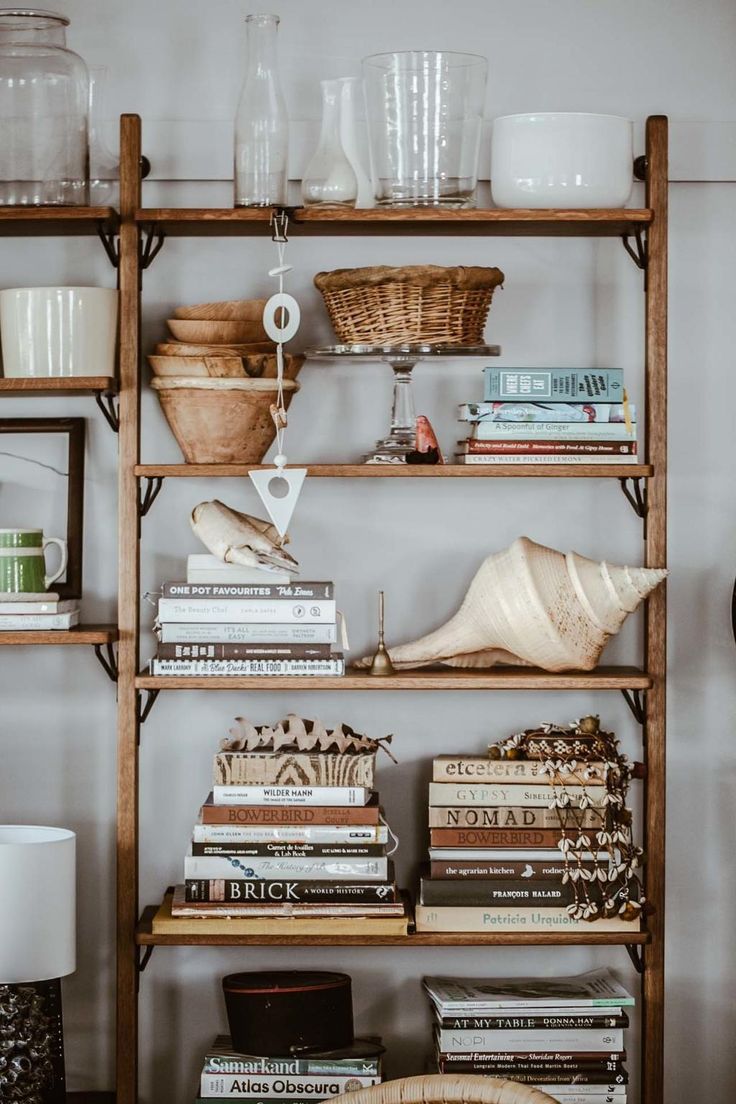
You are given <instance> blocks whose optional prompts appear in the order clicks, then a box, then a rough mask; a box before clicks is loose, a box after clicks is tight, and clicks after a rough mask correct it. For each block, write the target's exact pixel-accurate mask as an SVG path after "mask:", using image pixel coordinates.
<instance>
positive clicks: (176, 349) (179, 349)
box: [153, 341, 276, 376]
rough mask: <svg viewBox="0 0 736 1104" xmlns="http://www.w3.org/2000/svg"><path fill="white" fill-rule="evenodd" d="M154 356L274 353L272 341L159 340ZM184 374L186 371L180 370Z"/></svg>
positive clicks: (274, 347)
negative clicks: (218, 342)
mask: <svg viewBox="0 0 736 1104" xmlns="http://www.w3.org/2000/svg"><path fill="white" fill-rule="evenodd" d="M153 351H154V353H155V354H156V356H181V357H192V356H210V355H212V356H249V355H250V354H251V353H275V352H276V346H275V345H274V343H273V341H248V342H245V343H244V344H239V343H236V344H235V345H207V344H204V345H197V344H192V343H190V342H188V341H159V343H158V344H157V345H156V346H155V348H154V350H153ZM182 375H183V376H185V375H186V372H182Z"/></svg>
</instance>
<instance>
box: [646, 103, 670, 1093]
mask: <svg viewBox="0 0 736 1104" xmlns="http://www.w3.org/2000/svg"><path fill="white" fill-rule="evenodd" d="M646 157H647V184H646V203H647V207H650V208H651V209H652V210H653V212H654V219H653V222H652V224H651V226H650V228H649V232H648V234H647V270H646V280H647V285H646V287H647V293H646V435H647V459H648V462H649V463H650V464H653V465H654V474H653V476H652V478H651V479H649V481H648V484H647V521H646V564H647V566H648V567H664V566H666V563H667V187H668V185H667V175H668V165H667V119H666V117H665V116H663V115H653V116H651V117H650V118H649V119H648V120H647V130H646ZM645 633H646V643H645V652H646V668H647V670H648V672H649V674H650V675H651V677H652V680H653V685H652V689H651V690H649V691H647V695H646V718H645V723H644V732H643V739H644V750H645V756H646V764H647V777H646V781H645V787H644V792H645V798H644V816H645V829H644V849H645V853H646V857H647V863H646V867H645V872H646V878H645V884H646V895H647V899H648V900H649V903H650V904H651V905H652V906H653V909H654V912H653V913H652V915H651V916H650V917H649V923H648V927H649V930H650V932H651V937H652V941H651V943H650V944H649V945H648V946H647V947H645V948H644V976H643V985H642V987H643V994H644V1006H643V1011H642V1056H641V1057H642V1102H643V1104H662V1102H663V1075H664V901H665V865H664V862H665V731H666V714H665V709H666V694H665V678H666V671H667V647H666V635H667V596H666V589H665V586H664V585H663V586H660V587H658V588H657V590H655V591H654V593H653V594H652V595H651V596H650V598H649V600H648V602H647V613H646V628H645Z"/></svg>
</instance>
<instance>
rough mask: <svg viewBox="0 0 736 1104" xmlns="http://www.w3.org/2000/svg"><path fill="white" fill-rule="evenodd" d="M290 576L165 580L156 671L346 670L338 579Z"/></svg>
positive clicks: (283, 672)
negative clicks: (337, 647)
mask: <svg viewBox="0 0 736 1104" xmlns="http://www.w3.org/2000/svg"><path fill="white" fill-rule="evenodd" d="M193 558H194V557H190V560H191V559H193ZM227 566H228V565H225V564H222V565H220V567H221V568H226V567H227ZM235 570H236V571H240V572H242V570H243V569H239V568H236V569H235ZM230 578H232V576H231V577H230ZM284 578H285V580H286V581H280V579H278V578H277V579H274V575H273V573H271V574H266V573H265V572H263V571H261V572H258V571H256V572H252V571H251V572H250V574H249V578H248V580H247V581H243V580H242V578H241V579H240V580H239V581H227V580H228V576H227V575H226V574H225V573H223V572H222V571H221V570H220V571H219V572H218V578H217V579H216V580H214V581H210V582H204V581H201V577H200V576H198V581H196V582H192V581H189V582H186V583H182V582H169V583H164V585H163V590H162V597H161V598H160V599H159V602H158V618H157V625H156V633H157V635H158V637H159V641H160V643H159V646H158V650H157V653H156V657H155V658H154V659H152V660H151V663H150V671H151V674H153V675H175V676H176V675H184V676H186V675H220V676H222V675H233V676H237V675H344V674H345V663H344V660H343V656H342V653H340V652H333V650H332V648H333V645H334V644H335V642H336V641H337V609H336V605H335V596H334V586H333V584H332V583H328V582H314V583H309V582H307V583H300V582H292V581H289V578H288V576H284Z"/></svg>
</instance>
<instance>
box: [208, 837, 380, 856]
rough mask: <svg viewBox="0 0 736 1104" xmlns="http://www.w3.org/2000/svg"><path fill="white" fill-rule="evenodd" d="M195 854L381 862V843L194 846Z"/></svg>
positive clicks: (210, 844)
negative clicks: (378, 860)
mask: <svg viewBox="0 0 736 1104" xmlns="http://www.w3.org/2000/svg"><path fill="white" fill-rule="evenodd" d="M192 855H201V856H206V857H215V856H220V855H234V856H238V857H252V858H256V859H342V858H345V859H349V860H352V859H360V858H362V859H380V858H384V857H385V855H386V847H385V845H384V844H381V843H352V844H345V843H233V842H232V841H229V842H227V843H195V842H193V843H192Z"/></svg>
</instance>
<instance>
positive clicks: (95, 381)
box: [0, 376, 119, 398]
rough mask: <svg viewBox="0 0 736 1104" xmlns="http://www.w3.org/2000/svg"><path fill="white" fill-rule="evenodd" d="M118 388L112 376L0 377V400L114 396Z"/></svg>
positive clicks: (116, 381)
mask: <svg viewBox="0 0 736 1104" xmlns="http://www.w3.org/2000/svg"><path fill="white" fill-rule="evenodd" d="M118 387H119V384H118V380H117V379H116V378H115V377H114V376H68V377H67V376H65V377H64V378H61V379H38V378H36V379H14V378H8V379H6V378H5V377H0V398H1V397H2V396H3V395H16V396H23V395H57V396H61V397H64V396H74V395H96V394H98V393H101V394H105V395H116V394H117V392H118Z"/></svg>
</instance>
